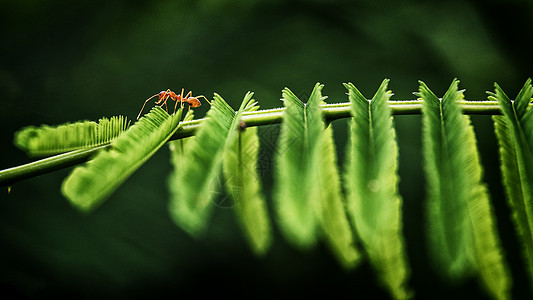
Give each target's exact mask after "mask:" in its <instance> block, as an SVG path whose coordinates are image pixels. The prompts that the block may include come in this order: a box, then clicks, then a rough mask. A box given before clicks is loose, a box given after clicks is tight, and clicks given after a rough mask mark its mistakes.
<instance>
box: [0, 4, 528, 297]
mask: <svg viewBox="0 0 533 300" xmlns="http://www.w3.org/2000/svg"><path fill="white" fill-rule="evenodd" d="M532 14H533V5H532V2H531V1H518V0H515V1H504V0H500V1H496V0H492V1H435V2H432V1H370V0H368V1H215V0H211V1H58V0H54V1H29V0H27V1H0V24H1V25H0V37H1V39H0V57H1V60H0V99H1V108H0V126H1V128H2V129H1V134H2V136H1V138H2V140H3V141H4V142H3V143H2V148H1V151H2V153H1V155H0V168H1V169H5V168H8V167H13V166H16V165H20V164H23V163H26V162H29V161H31V160H32V159H30V158H27V157H26V156H25V155H24V154H23V153H22V152H21V151H19V150H18V149H16V148H15V147H14V146H13V144H12V139H13V133H14V132H15V131H16V130H18V129H20V128H21V127H23V126H26V125H39V124H43V123H46V124H59V123H63V122H67V121H76V120H81V119H89V120H97V119H98V118H100V117H102V116H107V117H109V116H113V115H117V114H123V115H126V116H128V117H129V118H131V119H134V118H135V117H136V115H137V113H138V110H139V109H140V107H141V105H142V103H143V101H144V100H145V99H146V98H147V97H148V96H151V95H152V94H154V93H156V92H159V91H160V90H162V89H167V88H170V89H173V90H175V91H179V90H180V89H181V88H182V87H184V88H185V89H187V90H192V91H193V92H194V94H205V95H207V96H211V95H212V94H213V92H217V93H219V94H221V95H222V96H223V97H224V98H225V99H226V100H227V101H228V102H229V103H230V104H231V105H232V106H233V107H238V105H239V103H240V101H241V100H242V97H243V96H244V94H245V93H246V92H247V91H249V90H250V91H254V92H255V98H256V100H258V101H259V104H260V105H261V106H262V107H263V108H273V107H279V106H281V105H282V104H281V102H280V101H279V98H280V96H281V90H282V89H283V88H284V87H289V88H290V89H291V90H292V91H293V92H294V93H295V94H297V95H298V96H301V98H302V99H304V100H305V99H306V95H308V94H309V92H310V91H311V89H312V87H313V85H314V84H315V83H316V82H321V83H323V84H325V88H324V90H323V92H324V94H325V95H328V96H329V101H330V102H341V101H347V98H346V96H345V92H346V91H345V90H344V87H343V86H342V83H343V82H348V81H351V82H353V83H354V84H355V85H356V86H357V87H358V88H359V89H360V90H361V91H362V92H363V94H365V95H366V96H367V97H371V96H372V95H373V93H374V92H375V90H376V89H377V87H378V86H379V84H380V83H381V81H382V80H383V79H384V78H390V79H391V83H390V88H391V89H392V90H393V92H394V93H395V96H394V97H393V99H413V98H414V96H413V95H412V92H414V91H416V90H417V89H418V83H417V80H423V81H425V82H426V83H427V84H428V85H429V86H430V88H432V89H433V91H434V92H435V93H436V94H438V95H442V94H443V93H444V92H445V91H446V88H447V87H448V85H449V84H450V82H451V80H452V79H453V78H455V77H457V78H459V79H460V80H461V85H460V86H461V88H466V89H467V91H466V98H467V99H472V100H475V99H485V98H486V94H485V91H486V90H492V89H493V83H494V82H495V81H496V82H498V83H499V84H500V85H501V86H502V87H503V88H504V89H505V90H506V91H507V93H508V94H509V95H510V96H511V97H514V96H515V95H516V93H517V92H518V90H519V89H520V87H521V86H522V84H523V83H524V81H525V80H526V78H527V77H530V76H532V70H533V69H532V65H533V64H532V62H531V45H530V44H531V43H530V42H531V39H532V37H533V20H532ZM206 110H207V105H203V106H202V107H201V108H200V109H198V110H197V115H198V116H202V115H203V114H205V111H206ZM473 120H474V125H475V130H476V134H477V135H478V143H479V147H480V149H481V152H482V162H483V165H484V167H485V173H486V174H485V180H486V182H487V183H488V185H489V189H490V192H491V197H492V198H491V200H492V202H493V205H494V207H495V209H496V210H497V216H498V219H497V220H498V227H499V230H500V233H501V238H502V241H503V243H504V245H505V251H506V254H507V258H508V261H509V263H510V266H511V271H512V273H513V277H514V278H513V279H514V287H513V295H514V296H515V297H526V296H531V288H530V287H529V285H528V280H527V278H526V276H527V275H526V273H525V272H524V270H523V263H522V260H521V253H520V250H519V248H518V243H517V240H516V238H515V235H514V232H513V228H512V224H511V222H510V219H509V211H508V208H507V206H506V202H505V198H504V196H503V191H502V189H501V184H500V175H499V169H498V156H497V144H496V141H495V137H494V133H493V126H492V121H491V119H490V117H488V116H476V117H474V118H473ZM420 121H421V120H420V116H398V117H396V118H395V123H396V128H397V134H398V140H399V145H400V176H401V182H400V192H401V194H402V196H403V199H404V207H403V208H404V224H405V225H404V231H405V236H406V240H407V250H408V254H409V259H410V264H411V266H412V271H413V275H412V280H411V284H412V286H413V287H414V289H415V291H416V293H417V296H418V298H429V297H431V298H443V299H444V298H450V297H454V298H483V297H484V294H483V292H482V291H481V290H480V289H479V288H478V285H477V283H476V282H475V281H474V280H472V281H467V282H464V283H462V284H459V285H456V286H452V285H449V284H447V283H445V282H442V281H440V280H439V277H438V274H437V273H436V272H434V271H432V270H431V268H430V267H429V264H428V257H427V254H426V252H425V248H424V245H425V241H426V238H425V236H424V228H425V226H424V222H423V218H424V214H423V210H422V209H423V205H424V196H425V190H424V177H423V170H422V158H421V141H420V137H421V128H420ZM334 129H335V134H336V143H337V147H338V148H339V149H338V151H339V159H340V161H341V162H342V161H343V157H344V145H345V140H346V136H347V135H346V120H339V121H335V122H334ZM277 130H278V127H276V126H270V127H261V128H260V137H261V147H262V152H261V158H260V166H261V171H262V178H263V183H264V192H265V194H266V195H267V198H268V201H269V202H271V200H272V199H271V196H272V192H271V191H272V189H271V187H272V173H273V172H272V159H271V156H272V154H273V152H272V149H273V147H275V145H276V138H277V134H278V131H277ZM168 160H169V155H168V150H167V148H166V147H164V148H163V149H162V150H161V151H159V152H158V153H156V155H155V156H154V157H153V158H152V159H150V160H149V161H148V162H147V163H146V164H145V165H144V166H142V167H141V168H140V169H139V170H138V171H137V172H136V173H135V174H134V175H133V176H132V177H130V178H129V179H128V180H127V181H126V182H125V183H124V184H123V185H122V186H121V187H120V188H119V189H118V190H117V191H116V192H115V193H114V194H113V195H112V196H111V197H110V198H109V200H108V201H107V202H106V203H105V204H104V205H103V206H102V207H101V208H100V209H98V210H97V211H95V212H94V213H93V214H91V215H87V216H84V215H81V214H79V213H78V212H76V211H75V210H74V209H73V208H72V207H71V206H70V205H69V204H68V202H67V201H66V199H64V198H63V197H62V196H61V194H60V186H61V182H62V180H63V178H65V177H66V176H67V175H68V172H69V170H62V171H58V172H54V173H51V174H48V175H43V176H40V177H37V178H33V179H30V180H26V181H23V182H20V183H18V184H16V185H15V186H14V187H13V190H12V192H11V194H9V195H8V194H7V193H6V192H3V193H0V248H1V249H2V250H1V252H0V253H1V262H0V266H1V270H0V290H1V292H0V293H2V294H4V295H12V296H14V297H17V298H18V297H32V298H33V297H39V298H40V297H47V296H49V297H55V296H58V295H67V296H87V297H96V296H99V297H102V296H104V297H118V296H125V297H137V296H139V297H140V296H149V295H164V294H169V295H171V296H176V297H177V296H182V295H185V294H191V293H192V295H195V296H202V295H219V296H231V297H273V296H282V295H294V296H299V297H303V296H309V295H313V294H316V293H317V292H324V293H328V294H329V295H345V296H353V297H355V296H357V295H362V294H363V295H369V296H375V297H379V298H387V294H386V293H385V292H384V290H383V289H382V288H380V287H379V285H377V284H376V283H375V280H374V277H373V276H374V275H373V273H372V270H371V269H370V267H369V266H368V265H367V264H366V263H365V264H363V265H362V266H361V267H360V268H359V269H357V270H356V271H351V272H347V271H343V270H342V269H341V268H340V267H339V266H338V265H337V263H336V262H335V261H334V258H333V257H332V256H331V254H330V253H329V251H328V249H326V248H325V247H324V246H323V245H320V246H319V247H318V248H317V249H315V250H312V251H309V252H301V251H298V250H296V249H294V248H293V247H291V246H290V245H288V244H287V243H286V242H285V241H284V240H283V238H282V237H281V236H280V235H279V232H277V231H276V237H275V241H274V245H273V248H272V249H271V251H270V252H269V254H268V255H267V256H266V257H264V258H256V257H254V256H253V255H252V254H251V252H250V251H249V250H248V248H247V245H246V243H245V242H244V240H243V238H242V235H241V232H240V230H239V228H238V227H237V225H236V222H235V220H234V218H233V212H232V211H231V209H230V208H219V209H216V212H215V217H214V220H213V222H212V224H211V226H210V230H209V234H208V236H207V237H206V238H205V239H203V240H194V239H192V238H191V237H189V236H188V235H187V234H185V233H184V232H183V231H182V230H180V229H179V228H178V227H176V226H175V225H174V224H173V223H172V221H171V220H170V218H169V216H168V213H167V201H168V191H167V188H166V178H167V175H168V173H169V172H170V165H169V163H168ZM188 184H194V183H192V182H191V183H188Z"/></svg>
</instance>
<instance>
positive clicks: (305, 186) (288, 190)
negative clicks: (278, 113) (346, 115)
mask: <svg viewBox="0 0 533 300" xmlns="http://www.w3.org/2000/svg"><path fill="white" fill-rule="evenodd" d="M320 89H322V86H321V85H319V84H317V85H316V86H315V88H314V89H313V92H312V94H311V96H310V98H309V102H308V104H307V105H305V104H304V103H302V101H300V99H298V97H296V95H294V94H293V93H292V92H291V91H290V90H289V89H287V88H285V89H284V90H283V92H282V97H283V98H282V100H283V103H284V105H285V107H286V109H285V114H284V115H283V121H282V124H281V132H280V137H279V140H278V146H277V153H276V159H275V166H274V167H275V174H276V177H275V178H274V180H275V183H274V195H275V197H274V201H275V209H276V212H277V215H278V221H279V224H280V228H281V230H282V232H283V234H284V235H285V237H286V239H287V240H288V241H290V242H291V243H293V244H295V245H296V246H299V247H303V248H306V247H311V246H313V245H314V244H315V243H316V240H317V231H318V228H319V227H318V226H319V220H320V219H319V215H318V212H319V208H318V205H319V203H316V201H312V200H313V197H310V195H311V193H310V190H311V189H312V187H313V185H314V184H316V183H315V182H313V180H312V179H313V177H312V176H313V172H314V170H312V169H311V168H312V167H313V161H312V158H313V157H314V155H313V152H314V151H315V148H316V147H317V142H318V139H319V136H320V134H321V132H322V130H323V124H322V121H321V118H322V116H321V114H320V111H319V110H317V109H313V108H312V107H318V105H319V103H320V101H322V100H323V99H322V97H321V96H320Z"/></svg>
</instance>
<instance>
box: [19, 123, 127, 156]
mask: <svg viewBox="0 0 533 300" xmlns="http://www.w3.org/2000/svg"><path fill="white" fill-rule="evenodd" d="M128 126H129V121H128V120H127V118H126V117H123V116H115V117H111V118H110V119H107V118H101V119H100V120H99V121H98V123H96V122H93V121H81V122H76V123H65V124H61V125H58V126H48V125H42V126H40V127H35V126H28V127H24V128H22V129H21V130H19V131H18V132H16V133H15V140H14V143H15V145H16V146H17V147H18V148H20V149H21V150H23V151H25V152H26V153H28V155H30V156H43V155H52V154H58V153H64V152H68V151H72V150H77V149H84V148H91V147H95V146H100V145H103V144H106V143H109V142H111V141H112V140H114V139H116V138H117V137H118V136H119V135H120V134H121V133H122V132H124V131H125V130H126V129H127V128H128Z"/></svg>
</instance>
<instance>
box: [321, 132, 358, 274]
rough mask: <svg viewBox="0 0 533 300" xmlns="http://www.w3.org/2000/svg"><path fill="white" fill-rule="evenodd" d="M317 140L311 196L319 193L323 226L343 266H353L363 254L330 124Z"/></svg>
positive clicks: (351, 267) (330, 244)
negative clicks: (348, 207) (345, 196)
mask: <svg viewBox="0 0 533 300" xmlns="http://www.w3.org/2000/svg"><path fill="white" fill-rule="evenodd" d="M318 144H319V145H321V149H317V151H316V152H315V157H314V158H313V159H312V161H313V162H315V164H316V167H314V168H313V169H314V170H316V171H317V172H316V173H315V176H316V177H315V178H316V179H315V186H314V191H313V192H312V195H311V196H313V195H314V196H315V197H317V198H318V200H315V201H317V202H319V203H320V219H321V224H322V225H321V227H322V231H323V232H324V235H325V238H326V241H327V242H328V244H329V246H330V248H331V250H332V251H333V253H334V254H335V256H336V257H337V260H338V261H339V262H340V264H341V265H342V266H343V267H344V268H346V269H353V268H355V267H356V266H357V265H358V264H359V262H360V260H361V254H360V253H359V251H358V250H357V249H356V247H355V234H354V232H353V231H352V229H351V227H350V222H349V221H348V216H347V213H346V208H345V205H344V201H343V200H344V199H343V195H342V192H341V182H340V176H339V171H338V167H337V153H336V150H335V144H334V141H333V129H332V128H331V126H328V127H327V128H326V129H325V130H324V131H323V133H322V135H321V136H320V140H319V141H318Z"/></svg>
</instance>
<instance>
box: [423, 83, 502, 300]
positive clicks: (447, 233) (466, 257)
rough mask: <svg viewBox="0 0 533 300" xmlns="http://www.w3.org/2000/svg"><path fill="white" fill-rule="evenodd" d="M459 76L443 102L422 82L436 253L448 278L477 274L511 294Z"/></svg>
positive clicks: (497, 291) (495, 292) (496, 292)
mask: <svg viewBox="0 0 533 300" xmlns="http://www.w3.org/2000/svg"><path fill="white" fill-rule="evenodd" d="M458 83H459V81H457V80H454V81H453V82H452V84H451V86H450V88H449V89H448V91H447V92H446V94H445V95H444V97H443V99H442V100H440V99H439V98H437V96H435V94H433V92H431V90H430V89H429V88H428V87H427V86H426V85H425V84H424V83H423V82H420V92H419V94H418V95H419V96H420V97H421V98H423V100H424V101H425V102H424V108H423V130H424V136H423V141H424V158H425V171H426V177H427V184H428V204H427V209H428V223H429V232H428V235H429V241H430V251H431V256H432V257H433V258H434V262H435V266H436V267H437V269H438V271H439V272H440V273H441V274H443V275H444V278H446V279H448V280H449V281H452V282H454V281H459V280H461V279H465V278H467V277H468V276H469V275H471V274H473V273H475V272H477V273H478V274H479V275H480V279H481V281H482V283H483V284H484V285H485V287H486V288H487V289H488V291H489V292H490V293H491V294H492V296H494V297H495V298H498V299H506V298H508V297H509V289H510V284H511V283H510V279H509V276H508V275H509V273H508V270H507V266H506V263H505V261H504V258H503V254H502V249H501V246H500V240H499V237H498V234H497V230H496V226H495V221H494V214H493V212H492V208H491V205H490V201H489V195H488V192H487V189H486V187H485V185H484V184H483V183H482V173H483V171H482V167H481V164H480V161H479V154H478V150H477V147H476V140H475V135H474V130H473V127H472V126H471V125H470V119H469V118H468V117H467V116H463V115H462V113H461V109H460V107H459V105H458V103H457V101H459V100H462V99H463V93H462V91H459V90H458Z"/></svg>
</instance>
